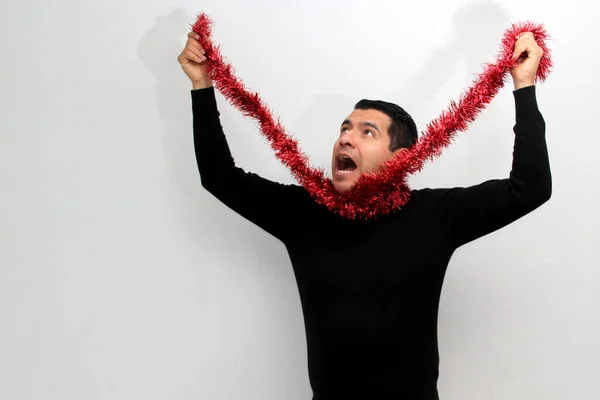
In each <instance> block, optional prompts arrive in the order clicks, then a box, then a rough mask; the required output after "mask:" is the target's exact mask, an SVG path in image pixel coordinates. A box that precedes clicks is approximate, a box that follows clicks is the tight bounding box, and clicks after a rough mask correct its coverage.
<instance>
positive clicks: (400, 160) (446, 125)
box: [192, 13, 552, 219]
mask: <svg viewBox="0 0 600 400" xmlns="http://www.w3.org/2000/svg"><path fill="white" fill-rule="evenodd" d="M211 25H212V21H211V20H210V18H209V17H208V16H207V15H206V14H204V13H203V14H201V15H199V17H198V19H197V21H196V23H195V24H194V25H193V26H192V30H193V31H194V32H196V33H198V34H199V35H200V40H199V42H200V44H201V45H202V47H203V48H204V50H205V51H206V57H207V61H206V62H205V67H206V71H207V73H208V74H209V75H210V76H211V77H212V79H213V80H214V83H215V87H216V88H217V90H219V92H221V94H222V95H223V96H224V97H225V98H226V99H227V100H228V101H229V102H230V103H231V104H232V105H233V106H234V107H236V108H237V109H238V110H239V111H240V112H241V113H242V114H243V115H244V116H247V117H250V118H253V119H255V120H256V121H257V122H258V123H259V127H260V130H261V132H262V134H263V135H264V136H265V137H266V138H267V140H268V141H269V142H270V144H271V147H272V148H273V150H275V155H276V157H277V158H278V159H279V160H280V161H281V162H282V163H283V164H284V165H286V166H287V167H288V168H289V169H290V170H291V172H292V175H293V176H294V178H295V179H296V180H297V181H298V182H299V183H300V184H301V185H302V186H304V187H305V188H306V190H307V191H308V192H309V193H310V195H311V196H312V197H313V198H314V199H315V201H316V202H317V203H319V204H322V205H325V206H326V207H327V208H328V209H330V210H332V211H334V212H336V213H338V214H340V215H341V216H342V217H344V218H348V219H355V218H362V219H368V218H373V217H375V216H377V215H383V214H389V213H390V212H392V211H394V210H396V209H398V208H400V207H402V206H403V205H404V204H406V202H407V201H408V199H409V197H410V189H409V187H408V184H407V182H406V180H407V176H408V175H409V174H414V173H415V172H418V171H420V170H421V169H422V168H423V165H424V164H425V162H426V161H427V160H430V159H433V158H434V157H436V156H439V155H440V154H441V151H442V149H443V148H444V147H447V146H448V145H449V144H450V143H451V142H452V140H453V138H454V136H455V134H456V133H457V132H460V131H464V130H466V129H467V127H468V124H469V123H471V122H473V121H474V120H475V118H476V117H477V115H478V114H479V112H481V111H482V110H483V109H484V108H485V107H486V106H487V105H488V104H489V103H490V102H491V100H492V99H493V98H494V97H495V96H496V94H497V93H498V91H499V90H500V89H501V88H502V87H503V86H504V84H505V83H506V82H507V80H508V79H507V76H508V73H509V72H510V70H511V69H512V68H514V67H515V66H516V65H517V62H518V61H514V60H512V55H513V51H514V46H515V42H516V41H517V38H518V36H519V35H520V34H521V33H524V32H532V33H533V35H534V37H535V39H536V41H537V43H538V45H539V46H540V47H541V48H542V49H543V50H544V55H543V56H542V59H541V61H540V65H539V68H538V70H537V76H536V79H537V81H544V80H545V79H546V78H547V77H548V75H549V73H550V70H551V68H552V60H551V57H550V52H549V50H548V48H547V47H546V44H545V41H546V39H547V38H548V35H547V33H546V31H545V29H544V27H543V25H539V24H534V23H532V22H525V23H517V24H513V25H512V26H511V28H510V29H508V30H507V31H506V32H505V33H504V37H503V39H502V43H501V49H500V52H499V55H498V57H497V60H496V62H495V63H486V64H485V66H484V70H483V72H481V73H479V74H478V76H477V78H476V79H475V81H474V83H473V85H472V86H471V87H470V88H468V89H467V90H466V91H465V92H464V93H463V94H462V95H461V96H460V98H459V100H458V102H455V101H451V102H450V106H449V108H448V110H446V111H443V112H442V113H441V115H440V116H439V117H437V118H436V119H434V120H433V121H432V122H430V123H429V124H428V125H427V127H426V129H425V131H424V132H422V133H421V135H420V136H419V139H418V140H417V142H416V143H415V145H414V146H413V147H411V148H410V149H409V150H408V151H404V152H401V153H399V154H398V155H397V156H395V157H393V158H392V159H390V160H388V161H387V162H386V163H384V164H383V167H384V168H383V170H382V171H380V172H377V173H371V174H363V175H361V177H360V178H359V179H358V180H357V182H356V183H355V185H354V186H353V187H352V189H351V190H349V191H348V192H345V193H340V192H338V191H337V190H336V189H335V188H334V186H333V182H332V181H331V179H329V178H327V177H326V175H325V171H324V170H323V169H316V168H311V167H310V165H309V160H308V157H307V156H306V154H304V153H302V152H301V151H300V149H299V146H298V142H297V140H296V139H294V138H292V137H291V136H290V135H288V134H287V133H286V132H285V129H284V127H283V124H282V123H281V121H279V120H277V121H276V120H275V119H274V118H273V116H272V113H271V111H270V110H269V108H268V107H267V106H266V105H265V104H264V103H263V102H262V100H261V98H260V97H259V95H258V93H256V92H250V91H249V90H247V89H246V88H245V87H244V84H243V83H242V81H241V80H240V79H239V78H237V77H236V76H235V75H234V72H233V67H232V66H231V64H229V63H226V62H225V61H224V60H223V57H222V55H221V52H220V47H219V46H215V45H214V44H213V43H212V40H211Z"/></svg>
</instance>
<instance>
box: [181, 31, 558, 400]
mask: <svg viewBox="0 0 600 400" xmlns="http://www.w3.org/2000/svg"><path fill="white" fill-rule="evenodd" d="M197 39H198V36H197V35H196V34H195V33H193V32H190V34H189V35H188V41H187V44H186V46H185V48H184V49H183V51H182V53H181V54H180V55H179V58H178V60H179V62H180V64H181V66H182V68H183V70H184V71H185V73H186V74H187V76H188V77H189V78H190V79H191V81H192V85H193V89H192V92H191V96H192V108H193V116H194V122H193V127H194V142H195V149H196V155H197V162H198V168H199V171H200V177H201V180H202V185H203V186H204V188H206V189H207V190H208V191H209V192H211V193H212V194H213V195H214V196H216V197H217V198H218V199H219V200H220V201H222V202H223V203H224V204H225V205H227V206H228V207H230V208H232V209H233V210H234V211H236V212H237V213H239V214H240V215H242V216H243V217H245V218H247V219H248V220H250V221H252V222H253V223H255V224H256V225H258V226H259V227H261V228H263V229H264V230H266V231H267V232H269V233H271V234H272V235H274V236H275V237H277V238H279V239H280V240H281V241H282V242H283V244H284V245H285V246H286V248H287V250H288V253H289V256H290V259H291V262H292V266H293V270H294V274H295V277H296V281H297V284H298V290H299V293H300V299H301V302H302V309H303V314H304V321H305V329H306V339H307V348H308V370H309V378H310V384H311V387H312V389H313V392H314V397H313V399H314V400H331V399H341V400H350V399H391V398H394V399H411V400H432V399H438V393H437V379H438V364H439V357H438V346H437V313H438V304H439V298H440V292H441V288H442V282H443V279H444V274H445V271H446V267H447V266H448V262H449V260H450V257H451V256H452V254H453V252H454V251H455V250H456V249H457V248H458V247H460V246H462V245H464V244H466V243H468V242H470V241H473V240H475V239H477V238H479V237H482V236H484V235H486V234H488V233H491V232H493V231H495V230H497V229H499V228H502V227H504V226H506V225H508V224H509V223H511V222H513V221H515V220H516V219H518V218H520V217H522V216H524V215H525V214H527V213H529V212H531V211H532V210H534V209H536V208H537V207H539V206H540V205H541V204H543V203H545V202H546V201H547V200H548V199H549V198H550V194H551V189H552V188H551V185H552V183H551V174H550V166H549V160H548V152H547V148H546V142H545V123H544V120H543V118H542V115H541V114H540V112H539V110H538V107H537V102H536V97H535V86H534V78H535V74H536V71H537V68H538V66H539V63H540V59H541V57H542V49H541V48H540V47H539V46H538V45H537V43H536V42H535V40H534V37H533V34H532V33H526V34H523V35H522V36H521V37H520V38H519V39H518V41H517V43H516V45H515V50H514V59H515V60H517V59H519V63H518V65H517V67H515V68H514V69H513V70H512V71H511V75H512V78H513V82H514V86H515V91H514V92H513V94H514V98H515V105H516V124H515V126H514V132H515V143H514V152H513V163H512V170H511V172H510V176H509V178H507V179H497V180H490V181H487V182H484V183H481V184H479V185H475V186H471V187H466V188H451V189H421V190H413V191H412V192H411V197H410V200H409V201H408V203H407V204H406V205H405V206H404V207H402V208H401V209H399V210H397V211H395V212H393V213H392V214H390V215H387V216H380V217H378V218H376V219H370V220H347V219H344V218H342V217H340V216H339V215H337V214H336V213H333V212H331V211H329V210H328V209H327V208H326V207H323V206H320V205H318V204H317V203H316V202H315V201H314V200H313V199H312V197H311V196H310V195H309V194H308V193H307V192H306V191H305V190H304V188H303V187H301V186H298V185H284V184H280V183H276V182H272V181H269V180H267V179H264V178H261V177H260V176H258V175H256V174H252V173H247V172H245V171H244V170H242V169H240V168H239V167H237V166H236V165H235V164H234V160H233V158H232V156H231V153H230V151H229V147H228V145H227V141H226V138H225V135H224V133H223V130H222V127H221V124H220V120H219V112H218V110H217V105H216V100H215V92H214V88H213V86H212V81H211V79H210V78H209V77H208V76H207V75H206V73H205V71H204V69H203V66H202V63H203V62H204V61H205V60H206V57H205V52H204V50H203V49H202V48H201V46H200V45H199V43H198V41H197ZM416 135H417V132H416V127H415V124H414V122H413V121H412V119H411V118H410V116H409V115H408V114H406V113H405V112H404V110H402V109H401V108H400V107H399V106H396V105H393V104H390V103H386V102H381V101H367V100H365V101H361V102H359V103H358V104H357V105H356V109H355V110H354V111H353V112H352V113H351V114H350V115H349V116H348V118H346V120H345V121H344V122H343V124H342V126H341V129H340V136H339V139H338V140H337V141H336V143H335V145H334V149H333V157H332V170H333V171H332V172H333V182H334V185H335V188H336V189H337V190H338V191H340V192H343V191H347V190H349V189H350V188H351V187H352V185H353V184H354V183H355V182H356V180H357V179H358V177H359V176H360V175H361V174H363V173H369V172H375V171H378V170H379V168H380V167H379V165H380V164H381V163H383V162H384V161H386V160H387V159H389V158H390V157H393V156H394V155H396V154H397V153H398V152H400V151H404V149H405V148H408V147H410V146H411V145H412V144H413V143H414V141H415V139H416Z"/></svg>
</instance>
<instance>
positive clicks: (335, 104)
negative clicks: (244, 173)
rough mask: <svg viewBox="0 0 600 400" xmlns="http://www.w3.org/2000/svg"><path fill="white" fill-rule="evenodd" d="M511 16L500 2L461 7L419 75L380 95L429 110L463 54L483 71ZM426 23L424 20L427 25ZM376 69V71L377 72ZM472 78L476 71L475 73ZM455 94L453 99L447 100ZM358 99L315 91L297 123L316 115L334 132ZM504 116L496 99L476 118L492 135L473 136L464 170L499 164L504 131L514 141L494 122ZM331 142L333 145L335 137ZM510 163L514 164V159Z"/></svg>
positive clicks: (421, 124) (301, 125)
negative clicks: (497, 158) (441, 44)
mask: <svg viewBox="0 0 600 400" xmlns="http://www.w3.org/2000/svg"><path fill="white" fill-rule="evenodd" d="M509 21H510V15H509V13H508V11H506V10H505V9H504V8H503V6H502V5H501V4H498V3H495V2H481V3H473V4H467V5H465V6H464V7H462V8H460V9H459V10H458V11H457V12H456V13H455V14H454V15H453V17H452V38H451V40H449V42H448V44H446V45H445V46H444V47H441V48H437V49H435V50H433V51H432V52H431V55H430V56H429V58H428V59H427V60H426V61H425V62H424V63H423V66H422V68H421V70H420V72H419V73H417V74H416V75H414V76H410V77H409V76H406V77H399V78H397V79H396V81H395V82H394V80H392V79H390V86H395V87H399V88H400V89H397V90H393V91H390V93H389V95H387V96H386V98H383V99H381V100H386V101H391V102H394V103H397V104H399V105H400V106H402V107H404V108H405V109H406V110H407V111H408V112H409V113H411V114H413V115H416V114H417V113H416V112H415V111H416V110H419V111H422V110H426V109H427V108H428V103H429V102H431V101H432V100H433V99H434V97H435V96H436V95H437V94H438V92H439V89H440V87H442V86H443V85H444V84H445V83H446V82H448V80H449V79H451V78H452V77H453V76H454V74H455V70H456V68H457V67H458V66H459V65H460V64H459V61H461V59H462V61H463V62H464V64H465V66H466V68H467V70H468V71H472V72H470V73H471V74H475V73H477V72H480V71H481V70H482V64H483V63H484V62H486V61H488V60H489V59H490V56H491V55H495V52H496V51H497V49H498V48H499V44H500V40H501V33H502V32H504V30H505V29H507V28H508V27H509V25H510V22H509ZM426 28H427V27H426V25H425V26H424V29H426ZM499 33H500V35H499ZM372 72H373V73H375V72H376V71H372ZM471 77H474V76H473V75H471ZM471 81H472V79H470V81H469V82H468V84H469V85H470V83H471ZM465 89H466V85H465ZM459 94H460V93H456V94H454V95H452V99H458V96H459ZM450 99H451V98H448V103H449V101H450ZM358 100H360V99H355V98H351V97H348V96H344V95H341V94H327V93H320V94H316V95H315V97H314V98H313V99H312V101H311V103H310V104H309V105H308V107H307V108H305V109H304V110H303V111H302V112H301V113H300V114H299V117H298V120H297V123H296V125H295V126H297V127H298V130H299V131H303V130H307V131H308V130H310V129H312V128H313V127H312V126H311V125H309V121H314V120H315V119H317V120H319V121H327V122H326V123H325V124H324V125H323V128H324V129H327V130H330V129H332V132H337V129H338V127H339V124H340V123H341V121H342V120H343V119H344V118H345V117H346V116H347V115H348V114H349V113H350V112H351V111H352V108H353V107H354V104H356V102H358ZM439 111H440V112H441V111H442V110H439ZM438 114H439V113H438ZM436 115H437V114H436ZM504 117H505V116H503V115H499V114H498V113H497V112H496V110H494V107H493V103H492V105H491V106H490V107H488V109H486V110H485V111H483V112H482V113H481V114H480V116H479V118H478V121H477V123H478V130H479V131H480V132H481V131H485V132H486V133H487V134H485V135H480V134H479V132H478V135H473V137H474V138H475V137H477V136H479V138H477V139H474V140H472V142H473V143H470V144H469V146H468V150H469V151H468V154H465V156H466V157H467V158H465V160H464V161H463V162H462V165H461V167H459V168H460V169H461V170H463V171H464V173H465V174H468V171H469V170H470V167H469V165H470V164H472V163H474V164H477V163H478V162H477V160H480V161H481V159H484V160H488V161H491V162H489V163H488V165H490V166H492V165H495V162H494V161H495V160H493V158H494V154H495V152H494V149H495V148H496V145H497V144H498V143H497V141H498V140H500V141H503V142H504V140H503V138H502V137H501V136H499V135H503V136H507V137H510V138H511V139H510V140H512V135H510V132H508V135H507V132H505V131H504V130H503V129H499V128H498V127H495V124H494V121H497V120H498V119H499V118H504ZM332 119H335V120H332ZM415 122H416V123H417V128H418V129H419V130H420V131H422V130H423V129H424V128H425V125H426V123H427V122H428V121H415ZM496 125H497V124H496ZM332 137H335V136H332ZM459 137H460V136H459ZM504 139H506V138H504ZM331 146H333V142H332V143H331ZM480 149H489V152H485V153H484V154H481V155H479V154H477V152H478V151H479V150H480ZM480 158H481V159H480ZM490 158H491V159H492V160H490ZM501 158H504V157H503V155H501ZM314 161H317V162H314ZM329 163H330V161H329V160H326V159H319V160H313V166H314V165H325V166H328V165H329ZM508 167H509V168H510V164H509V165H508ZM477 168H479V169H481V166H479V165H478V166H477ZM507 172H508V170H507Z"/></svg>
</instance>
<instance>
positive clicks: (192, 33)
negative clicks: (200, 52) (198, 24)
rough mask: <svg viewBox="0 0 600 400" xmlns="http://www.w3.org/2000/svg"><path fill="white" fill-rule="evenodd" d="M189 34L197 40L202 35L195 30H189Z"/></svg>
mask: <svg viewBox="0 0 600 400" xmlns="http://www.w3.org/2000/svg"><path fill="white" fill-rule="evenodd" d="M187 36H188V37H189V38H194V39H196V40H198V39H200V35H198V34H197V33H196V32H194V31H190V32H188V34H187Z"/></svg>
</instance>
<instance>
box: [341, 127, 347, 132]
mask: <svg viewBox="0 0 600 400" xmlns="http://www.w3.org/2000/svg"><path fill="white" fill-rule="evenodd" d="M347 130H348V127H347V126H344V127H343V128H342V130H341V132H340V133H344V132H346V131H347Z"/></svg>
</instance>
